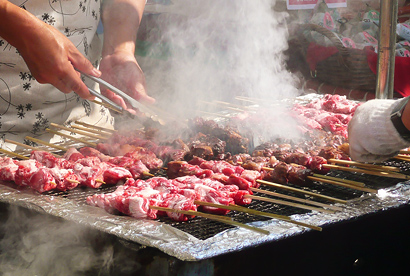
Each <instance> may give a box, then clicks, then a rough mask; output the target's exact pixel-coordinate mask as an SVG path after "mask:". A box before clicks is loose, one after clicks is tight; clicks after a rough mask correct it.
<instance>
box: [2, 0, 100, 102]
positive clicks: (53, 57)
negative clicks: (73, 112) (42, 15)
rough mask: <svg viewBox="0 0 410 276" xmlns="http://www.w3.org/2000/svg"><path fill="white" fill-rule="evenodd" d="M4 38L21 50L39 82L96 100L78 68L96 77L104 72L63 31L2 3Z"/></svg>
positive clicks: (12, 5) (3, 1) (8, 4)
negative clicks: (95, 66)
mask: <svg viewBox="0 0 410 276" xmlns="http://www.w3.org/2000/svg"><path fill="white" fill-rule="evenodd" d="M0 36H1V37H3V38H4V39H5V40H7V42H9V43H10V44H11V45H13V46H14V47H16V48H17V50H18V51H19V53H20V54H21V56H22V57H23V59H24V61H25V62H26V64H27V66H28V68H29V69H30V72H31V74H32V75H33V77H34V78H35V79H36V80H37V81H38V82H39V83H49V84H52V85H54V86H55V87H56V88H58V89H59V90H60V91H62V92H64V93H70V92H71V91H74V92H76V93H77V94H78V95H79V96H80V97H82V98H89V99H92V98H94V97H93V96H91V95H90V93H89V92H88V88H87V86H86V85H85V84H84V83H83V82H82V81H81V78H80V75H79V73H78V72H76V71H75V70H74V67H75V68H77V69H79V70H82V71H84V72H85V73H88V74H91V75H93V76H97V77H98V76H99V75H100V74H101V73H100V72H99V71H98V70H97V69H95V68H94V67H93V66H92V64H91V62H90V61H89V60H88V59H87V58H85V57H84V56H83V55H82V54H81V53H80V52H79V51H78V50H77V48H76V47H75V46H74V45H73V44H72V43H71V41H70V40H68V39H67V38H66V37H65V36H64V35H63V34H62V33H61V32H59V31H58V30H57V29H55V28H54V27H52V26H50V25H48V24H46V23H44V22H43V21H41V20H39V19H38V18H36V17H35V16H34V15H32V14H30V13H29V12H27V11H26V10H24V9H22V8H20V7H18V6H16V5H14V4H12V3H10V2H9V1H7V0H0Z"/></svg>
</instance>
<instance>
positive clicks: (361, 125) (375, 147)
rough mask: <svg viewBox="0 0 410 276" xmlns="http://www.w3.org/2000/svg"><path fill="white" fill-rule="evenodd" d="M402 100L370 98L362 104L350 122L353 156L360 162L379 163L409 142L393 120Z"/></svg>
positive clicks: (350, 147) (350, 140)
mask: <svg viewBox="0 0 410 276" xmlns="http://www.w3.org/2000/svg"><path fill="white" fill-rule="evenodd" d="M402 100H404V99H400V100H371V101H368V102H366V103H364V104H362V105H361V106H359V107H358V108H357V109H356V111H355V114H354V116H353V118H352V120H351V121H350V122H349V128H348V130H349V145H350V146H349V149H350V157H351V158H352V159H353V160H355V161H361V162H380V161H384V160H386V159H389V158H390V157H393V156H395V155H397V154H398V153H399V151H400V150H401V149H403V148H406V147H408V146H409V145H410V142H409V141H406V140H404V139H403V138H402V137H401V136H400V134H399V133H398V132H397V130H396V128H395V127H394V125H393V123H392V122H391V120H390V114H391V112H392V110H393V109H394V108H395V107H396V106H397V105H398V104H400V101H402Z"/></svg>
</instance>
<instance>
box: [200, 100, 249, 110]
mask: <svg viewBox="0 0 410 276" xmlns="http://www.w3.org/2000/svg"><path fill="white" fill-rule="evenodd" d="M201 102H202V103H204V104H211V105H223V106H224V108H226V109H230V110H233V111H236V112H245V110H243V109H239V108H237V107H232V106H229V105H228V106H227V103H226V105H225V104H222V102H220V103H218V101H214V102H208V101H201Z"/></svg>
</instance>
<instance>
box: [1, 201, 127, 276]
mask: <svg viewBox="0 0 410 276" xmlns="http://www.w3.org/2000/svg"><path fill="white" fill-rule="evenodd" d="M2 206H3V205H2ZM1 209H2V210H1V211H2V212H1V215H2V216H5V214H7V216H6V217H5V218H3V217H2V225H1V227H0V237H1V240H0V274H1V275H59V276H65V275H67V276H69V275H70V276H72V275H86V273H90V272H93V273H92V274H88V275H110V273H109V272H110V269H111V268H112V267H113V265H114V263H115V262H116V261H117V262H118V260H115V258H114V247H113V243H109V242H108V243H107V239H106V236H103V235H102V233H100V232H98V231H95V230H93V229H89V228H85V227H84V226H81V225H78V224H75V223H73V222H69V221H65V220H62V219H59V218H56V217H52V216H49V215H44V214H40V213H38V212H34V211H30V210H28V209H24V208H21V207H17V206H13V205H10V207H9V208H8V209H9V211H8V213H7V212H5V210H3V209H5V208H1ZM117 255H118V254H117ZM130 265H132V264H130V263H128V265H127V264H123V269H124V270H127V269H130V267H129V266H130Z"/></svg>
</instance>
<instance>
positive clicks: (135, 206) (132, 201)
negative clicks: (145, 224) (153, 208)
mask: <svg viewBox="0 0 410 276" xmlns="http://www.w3.org/2000/svg"><path fill="white" fill-rule="evenodd" d="M129 211H130V215H131V216H132V217H134V218H138V219H145V218H148V211H149V200H147V199H146V198H143V197H141V196H132V197H130V198H129Z"/></svg>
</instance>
